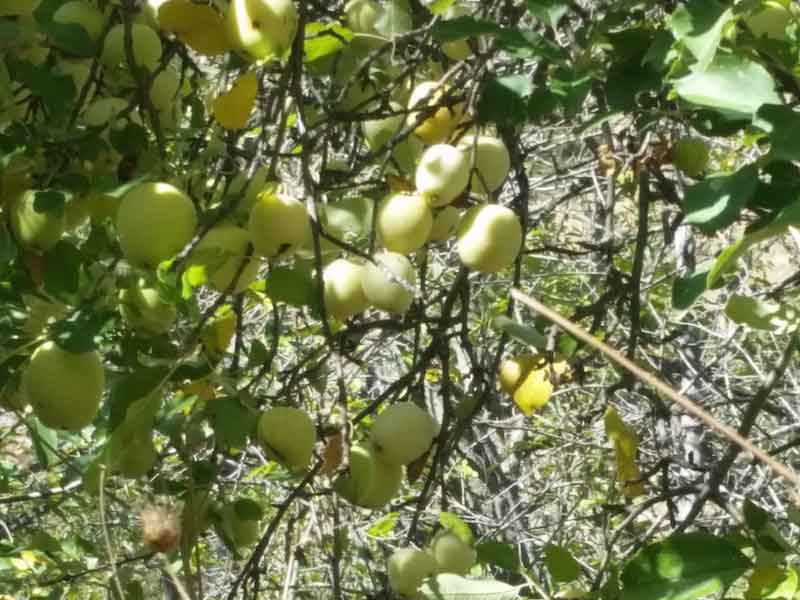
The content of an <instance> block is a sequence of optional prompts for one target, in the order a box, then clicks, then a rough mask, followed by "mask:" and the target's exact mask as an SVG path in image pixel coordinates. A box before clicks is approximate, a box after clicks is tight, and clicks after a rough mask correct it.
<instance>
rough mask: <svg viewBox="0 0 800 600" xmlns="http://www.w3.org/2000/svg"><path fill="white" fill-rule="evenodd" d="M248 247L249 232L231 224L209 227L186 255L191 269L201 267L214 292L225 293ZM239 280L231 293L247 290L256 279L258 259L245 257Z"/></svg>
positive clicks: (237, 271)
mask: <svg viewBox="0 0 800 600" xmlns="http://www.w3.org/2000/svg"><path fill="white" fill-rule="evenodd" d="M249 244H250V232H248V231H247V230H246V229H242V228H241V227H237V226H236V225H231V224H230V223H223V224H221V225H217V226H216V227H213V228H211V229H210V230H208V231H207V232H206V234H205V235H204V236H203V237H202V238H201V239H200V242H199V243H198V244H197V246H196V247H195V248H194V250H192V253H191V254H190V255H189V260H188V264H189V265H190V266H203V267H204V268H205V272H206V277H207V278H208V283H209V284H210V285H211V287H213V288H214V289H215V290H217V291H219V292H224V291H225V290H227V289H228V287H229V286H230V285H231V283H232V282H233V278H234V277H236V274H237V273H239V269H240V268H242V267H241V265H242V261H243V260H245V257H246V255H247V247H248V246H249ZM246 260H247V262H246V264H245V266H244V268H242V270H241V273H240V275H239V279H237V280H236V287H235V289H234V290H233V293H234V294H239V293H241V292H243V291H244V290H246V289H247V288H248V287H249V286H250V284H251V283H253V282H254V281H255V280H256V277H258V269H259V264H258V260H256V259H255V258H253V257H250V258H247V259H246Z"/></svg>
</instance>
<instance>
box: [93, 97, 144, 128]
mask: <svg viewBox="0 0 800 600" xmlns="http://www.w3.org/2000/svg"><path fill="white" fill-rule="evenodd" d="M129 105H130V102H129V101H128V100H124V99H123V98H114V97H110V96H109V97H105V98H98V99H97V100H93V101H92V102H91V103H90V104H89V105H88V106H87V107H86V110H85V111H84V113H83V122H84V123H86V124H87V125H88V126H89V127H102V126H103V125H106V124H109V123H113V122H114V121H116V119H117V116H118V115H119V114H120V113H122V112H123V111H125V110H127V109H128V106H129ZM128 114H129V115H133V113H128Z"/></svg>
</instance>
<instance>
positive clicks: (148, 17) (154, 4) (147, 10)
mask: <svg viewBox="0 0 800 600" xmlns="http://www.w3.org/2000/svg"><path fill="white" fill-rule="evenodd" d="M166 2H167V0H145V1H144V2H142V14H141V19H140V20H141V21H142V22H143V23H145V24H147V25H149V26H150V27H152V28H153V29H158V27H159V24H158V9H160V8H161V5H162V4H165V3H166Z"/></svg>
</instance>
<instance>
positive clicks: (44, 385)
mask: <svg viewBox="0 0 800 600" xmlns="http://www.w3.org/2000/svg"><path fill="white" fill-rule="evenodd" d="M23 386H24V387H25V390H26V392H27V395H28V399H29V401H30V403H31V406H32V407H33V410H34V412H35V413H36V416H37V417H39V420H40V421H41V422H42V423H44V424H45V425H47V426H48V427H52V428H53V429H66V430H70V431H79V430H80V429H83V428H84V427H86V426H87V425H89V423H91V422H92V421H93V420H94V417H95V415H97V411H98V409H99V408H100V401H101V400H102V398H103V391H104V390H105V371H104V370H103V363H102V361H101V360H100V355H99V354H97V352H95V351H91V352H82V353H78V354H75V353H72V352H67V351H66V350H62V349H61V348H59V347H58V346H56V344H55V343H53V342H45V343H43V344H42V345H41V346H39V347H38V348H37V349H36V351H35V352H34V353H33V355H32V356H31V360H30V363H29V364H28V368H27V369H25V373H24V375H23Z"/></svg>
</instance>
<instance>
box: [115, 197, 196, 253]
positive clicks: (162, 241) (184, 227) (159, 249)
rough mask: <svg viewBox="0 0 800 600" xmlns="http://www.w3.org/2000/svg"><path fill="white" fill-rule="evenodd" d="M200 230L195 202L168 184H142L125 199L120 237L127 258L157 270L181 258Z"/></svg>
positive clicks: (121, 207) (119, 214)
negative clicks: (174, 258) (161, 265)
mask: <svg viewBox="0 0 800 600" xmlns="http://www.w3.org/2000/svg"><path fill="white" fill-rule="evenodd" d="M195 229H197V212H196V211H195V208H194V203H193V202H192V199H191V198H189V196H187V195H186V194H184V193H183V192H182V191H181V190H179V189H178V188H176V187H175V186H173V185H170V184H169V183H163V182H158V183H140V184H139V185H137V186H136V187H134V188H132V189H131V190H130V191H128V193H127V194H125V196H123V198H122V201H121V202H120V204H119V210H118V211H117V234H118V235H119V244H120V246H121V247H122V252H123V254H124V255H125V258H126V259H128V262H130V263H131V264H133V265H137V266H145V267H151V268H155V267H157V266H158V264H159V263H161V262H162V261H165V260H167V259H169V258H172V257H173V256H175V255H176V254H178V253H179V252H180V251H181V250H182V249H183V248H184V246H186V244H188V243H189V242H190V241H191V240H192V237H194V232H195Z"/></svg>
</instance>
